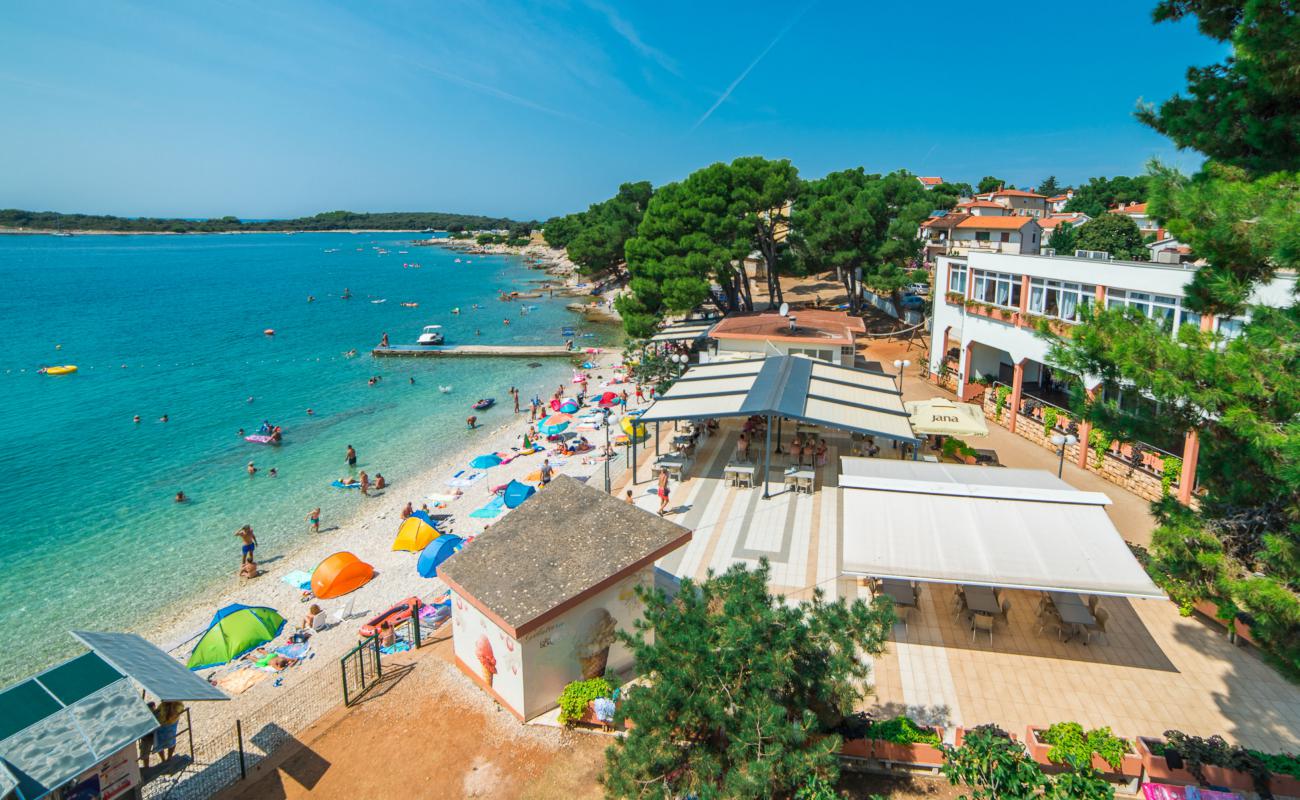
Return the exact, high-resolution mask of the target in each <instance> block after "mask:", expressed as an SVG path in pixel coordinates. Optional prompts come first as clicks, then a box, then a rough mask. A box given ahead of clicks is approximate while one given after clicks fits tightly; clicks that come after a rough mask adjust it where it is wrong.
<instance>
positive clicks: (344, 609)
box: [330, 593, 357, 625]
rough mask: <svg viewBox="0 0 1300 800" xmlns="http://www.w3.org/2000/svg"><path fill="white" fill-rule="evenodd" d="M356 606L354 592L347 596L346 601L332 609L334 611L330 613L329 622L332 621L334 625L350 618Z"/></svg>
mask: <svg viewBox="0 0 1300 800" xmlns="http://www.w3.org/2000/svg"><path fill="white" fill-rule="evenodd" d="M356 607H357V596H356V594H355V593H354V594H352V595H349V596H348V601H347V603H345V604H343V605H342V606H340V607H338V608H336V609H334V613H332V614H330V622H332V623H333V624H335V625H342V624H343V623H344V622H347V621H348V620H349V619H351V617H352V614H353V612H354V611H356Z"/></svg>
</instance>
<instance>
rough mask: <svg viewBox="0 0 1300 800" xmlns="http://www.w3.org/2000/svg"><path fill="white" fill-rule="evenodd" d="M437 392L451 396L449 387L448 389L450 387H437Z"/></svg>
mask: <svg viewBox="0 0 1300 800" xmlns="http://www.w3.org/2000/svg"><path fill="white" fill-rule="evenodd" d="M438 391H440V392H442V393H443V394H451V387H450V386H439V387H438Z"/></svg>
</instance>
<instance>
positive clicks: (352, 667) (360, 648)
mask: <svg viewBox="0 0 1300 800" xmlns="http://www.w3.org/2000/svg"><path fill="white" fill-rule="evenodd" d="M339 669H340V670H342V673H343V704H344V705H348V706H350V705H352V704H353V703H355V702H357V701H358V700H360V699H361V697H362V696H363V695H364V694H365V693H366V691H367V690H369V689H370V687H372V686H374V685H375V684H376V683H378V682H379V679H380V678H382V677H383V674H384V668H383V664H382V663H381V662H380V660H379V636H378V634H376V635H374V636H371V637H370V638H369V639H364V640H362V641H361V643H360V644H358V645H357V646H356V647H354V648H352V649H351V650H349V651H348V652H347V653H346V654H345V655H344V656H343V657H342V658H340V659H339Z"/></svg>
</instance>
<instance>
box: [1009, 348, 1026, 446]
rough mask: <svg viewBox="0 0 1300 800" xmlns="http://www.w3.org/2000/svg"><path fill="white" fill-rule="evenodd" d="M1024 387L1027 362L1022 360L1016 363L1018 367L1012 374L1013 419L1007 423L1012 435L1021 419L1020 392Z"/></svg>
mask: <svg viewBox="0 0 1300 800" xmlns="http://www.w3.org/2000/svg"><path fill="white" fill-rule="evenodd" d="M1024 386H1025V360H1024V359H1023V358H1022V359H1020V360H1019V361H1017V362H1016V366H1015V368H1014V369H1013V370H1012V372H1011V417H1010V418H1009V421H1008V422H1007V430H1009V431H1011V432H1012V433H1015V432H1016V420H1017V419H1018V418H1019V417H1020V390H1021V389H1023V388H1024Z"/></svg>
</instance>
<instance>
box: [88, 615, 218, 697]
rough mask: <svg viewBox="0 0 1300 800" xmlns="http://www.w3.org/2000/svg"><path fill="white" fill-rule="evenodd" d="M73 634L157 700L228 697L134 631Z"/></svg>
mask: <svg viewBox="0 0 1300 800" xmlns="http://www.w3.org/2000/svg"><path fill="white" fill-rule="evenodd" d="M72 636H73V638H75V639H77V640H78V641H80V642H81V643H82V644H84V645H85V646H86V647H89V648H90V649H91V650H93V651H95V654H96V655H97V656H99V657H100V658H101V659H103V660H104V661H105V662H107V663H108V664H110V665H112V666H113V667H114V668H116V669H117V670H118V671H119V672H121V673H122V674H124V675H129V676H130V677H131V679H132V680H134V681H135V682H136V683H138V684H140V685H141V686H143V687H144V688H145V689H147V690H148V691H149V693H150V694H152V695H153V696H154V697H157V698H158V699H159V700H185V701H193V700H229V699H230V697H229V696H227V695H226V693H225V692H223V691H221V690H220V689H218V688H217V687H215V686H213V685H212V684H210V683H208V682H207V681H205V680H203V679H202V678H200V677H199V676H197V675H195V674H194V673H193V672H191V671H190V670H188V669H186V668H185V667H183V666H181V664H180V662H179V661H176V660H175V659H174V658H172V657H171V656H169V655H167V654H166V653H164V652H163V651H162V650H160V649H158V648H157V647H156V646H154V645H153V644H152V643H151V642H149V641H148V640H147V639H145V638H143V637H141V636H139V635H137V634H134V633H92V632H90V631H73V632H72Z"/></svg>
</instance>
